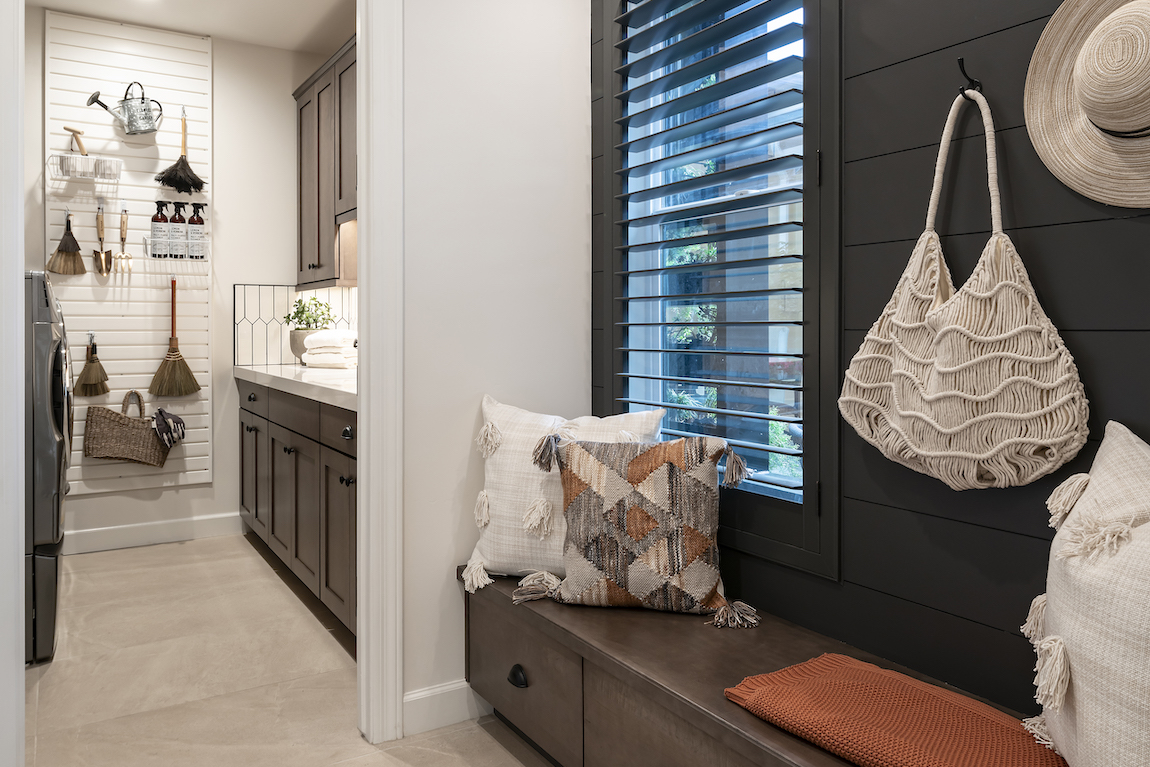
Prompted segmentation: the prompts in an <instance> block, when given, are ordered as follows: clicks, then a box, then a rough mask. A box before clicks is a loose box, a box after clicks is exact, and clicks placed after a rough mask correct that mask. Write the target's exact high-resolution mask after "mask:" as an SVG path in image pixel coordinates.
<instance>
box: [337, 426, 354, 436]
mask: <svg viewBox="0 0 1150 767" xmlns="http://www.w3.org/2000/svg"><path fill="white" fill-rule="evenodd" d="M339 436H341V437H343V438H344V439H351V438H352V437H354V436H355V430H354V429H352V428H351V425H350V424H348V425H347V426H344V427H343V431H342V432H341V433H340V435H339Z"/></svg>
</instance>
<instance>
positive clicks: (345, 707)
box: [25, 536, 547, 767]
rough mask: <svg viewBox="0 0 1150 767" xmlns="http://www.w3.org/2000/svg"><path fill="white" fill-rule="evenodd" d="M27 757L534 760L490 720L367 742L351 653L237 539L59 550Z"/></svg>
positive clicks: (78, 763) (52, 760)
mask: <svg viewBox="0 0 1150 767" xmlns="http://www.w3.org/2000/svg"><path fill="white" fill-rule="evenodd" d="M61 586H62V595H61V599H60V617H59V633H58V639H57V641H58V645H57V651H56V657H55V659H54V660H53V661H52V662H51V663H48V664H44V665H42V666H37V667H34V668H30V669H28V670H27V672H26V685H25V687H26V697H27V728H26V729H27V754H28V756H27V760H26V762H25V764H26V765H29V766H30V765H35V767H144V765H147V767H154V766H155V765H165V767H202V766H203V765H212V767H233V766H236V767H241V766H242V767H264V766H265V765H267V766H268V767H272V766H273V765H274V767H295V766H296V765H298V766H299V767H328V766H329V765H336V764H338V765H346V766H347V767H377V766H378V767H392V766H399V765H421V766H424V767H456V766H457V765H475V766H476V767H519V766H521V765H526V766H527V767H545V765H546V764H547V763H546V762H545V761H544V760H543V759H542V758H540V757H539V755H538V754H536V753H535V752H534V751H533V750H532V749H531V748H530V746H528V745H527V744H526V743H524V742H523V741H522V740H521V739H519V738H518V737H517V736H516V735H515V734H514V733H512V732H511V731H510V730H509V729H508V728H507V727H506V726H504V725H503V724H502V723H501V722H499V721H498V720H497V719H494V718H493V717H485V718H483V719H480V720H478V721H471V722H463V723H461V724H458V725H454V726H451V727H446V728H444V729H441V730H436V731H434V732H429V733H424V734H422V735H417V736H414V737H410V738H405V739H404V740H400V741H394V742H391V743H385V744H383V745H382V746H379V747H376V746H372V745H371V744H369V743H367V742H366V741H365V740H363V738H362V737H360V734H359V731H358V729H357V728H356V693H355V661H353V660H352V659H351V657H349V656H348V654H347V653H346V652H345V651H344V650H343V648H342V647H340V645H339V643H338V642H337V641H336V639H335V638H334V637H333V636H332V635H331V634H330V633H329V632H328V631H327V630H325V629H324V628H323V626H321V625H320V623H319V622H318V621H317V620H316V618H315V616H313V615H312V614H311V612H309V611H308V609H307V608H306V607H305V606H304V605H303V604H302V603H301V602H300V601H299V600H298V599H297V598H296V597H295V596H294V595H293V594H292V592H291V590H290V589H289V588H288V587H287V585H285V584H284V583H283V581H282V580H280V578H279V576H277V575H276V574H275V573H274V572H272V570H271V568H270V567H269V566H268V564H267V562H265V561H264V560H263V557H261V556H260V554H259V553H258V552H256V551H255V550H254V549H253V548H252V546H251V545H250V544H249V543H248V542H247V541H246V540H244V539H243V538H242V537H240V536H229V537H221V538H206V539H201V540H198V541H189V542H186V543H172V544H164V545H160V546H148V547H144V548H136V549H126V550H122V551H107V552H99V553H95V554H83V555H78V556H70V557H66V558H65V559H64V565H63V574H62V584H61Z"/></svg>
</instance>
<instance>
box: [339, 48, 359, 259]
mask: <svg viewBox="0 0 1150 767" xmlns="http://www.w3.org/2000/svg"><path fill="white" fill-rule="evenodd" d="M335 88H336V96H337V98H338V105H337V107H336V112H335V119H336V123H337V124H336V130H335V138H336V141H337V142H338V144H337V148H336V164H335V214H336V215H337V216H340V215H343V214H344V213H347V212H348V211H350V210H354V209H355V205H356V199H355V189H356V165H355V163H356V141H355V47H354V46H353V47H352V49H351V50H350V51H348V52H347V53H345V54H344V55H343V56H341V57H340V59H339V61H337V62H336V65H335ZM345 271H346V270H345ZM344 276H346V275H344Z"/></svg>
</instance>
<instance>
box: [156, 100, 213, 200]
mask: <svg viewBox="0 0 1150 767" xmlns="http://www.w3.org/2000/svg"><path fill="white" fill-rule="evenodd" d="M180 135H181V143H180V159H178V160H176V163H175V164H174V165H172V166H171V167H170V168H168V169H167V170H165V171H163V172H161V173H159V174H157V175H156V181H159V182H160V185H161V186H166V187H169V188H171V189H175V190H176V191H177V192H183V193H184V194H191V193H192V192H199V191H202V190H203V188H204V181H203V179H201V178H200V177H199V176H197V175H196V173H195V171H193V170H192V166H191V165H188V110H187V108H186V107H181V108H180Z"/></svg>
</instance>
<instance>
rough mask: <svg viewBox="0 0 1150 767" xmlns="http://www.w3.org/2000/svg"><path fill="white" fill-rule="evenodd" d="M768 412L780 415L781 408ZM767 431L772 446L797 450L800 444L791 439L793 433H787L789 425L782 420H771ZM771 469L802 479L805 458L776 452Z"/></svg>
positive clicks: (771, 409) (774, 408) (786, 475)
mask: <svg viewBox="0 0 1150 767" xmlns="http://www.w3.org/2000/svg"><path fill="white" fill-rule="evenodd" d="M767 412H769V413H770V414H771V415H778V414H779V409H778V408H777V407H772V408H770V409H769V410H768V411H767ZM767 433H768V436H769V439H770V444H771V446H772V447H783V448H787V449H789V450H797V449H798V447H799V446H798V445H796V444H795V441H794V440H793V439H791V435H790V434H787V425H786V423H784V422H782V421H771V422H770V423H769V425H768V426H767ZM770 465H771V471H772V472H774V473H776V474H782V475H783V476H785V477H795V478H797V479H801V478H802V476H803V459H802V458H801V457H799V456H797V455H780V454H778V453H775V454H773V455H772V456H771V464H770Z"/></svg>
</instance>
